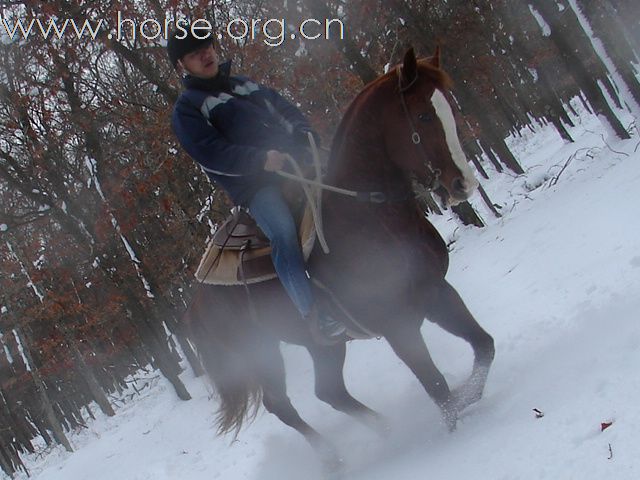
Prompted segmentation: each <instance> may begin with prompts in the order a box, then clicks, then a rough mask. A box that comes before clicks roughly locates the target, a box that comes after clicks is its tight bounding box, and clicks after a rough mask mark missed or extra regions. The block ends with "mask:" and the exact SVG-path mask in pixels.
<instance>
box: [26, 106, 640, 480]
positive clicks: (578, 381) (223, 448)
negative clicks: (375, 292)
mask: <svg viewBox="0 0 640 480" xmlns="http://www.w3.org/2000/svg"><path fill="white" fill-rule="evenodd" d="M580 122H581V123H580V125H579V126H578V127H576V128H575V129H573V130H572V133H573V135H574V136H575V138H576V139H577V141H576V143H575V144H571V145H565V144H563V143H562V141H561V140H560V139H559V138H558V137H557V136H556V135H555V133H554V132H553V131H552V130H550V129H540V131H538V132H537V134H535V135H534V134H531V133H530V132H528V133H527V136H525V137H523V138H517V139H512V143H513V145H514V147H513V148H514V150H515V151H516V152H517V154H518V155H519V158H520V159H521V160H522V163H523V165H524V166H525V168H526V169H527V175H525V176H522V177H517V178H513V177H510V176H502V177H500V176H495V178H494V179H493V180H492V181H491V182H486V188H487V191H488V192H489V195H490V196H491V197H492V199H493V200H494V201H495V202H496V203H498V204H500V205H501V206H502V209H501V212H502V213H503V215H504V216H503V218H502V219H495V218H493V217H492V216H491V214H490V213H488V212H484V213H483V216H484V218H485V219H486V221H487V222H488V224H489V225H488V226H487V227H486V228H484V229H476V228H466V227H460V226H459V224H457V223H456V222H454V221H453V220H446V219H445V218H437V219H435V220H434V221H435V223H436V225H437V227H438V228H439V230H440V231H441V232H442V233H443V235H445V237H447V239H449V240H453V241H454V243H453V247H452V248H453V251H452V254H451V270H450V273H449V276H448V278H449V280H450V281H451V283H452V284H453V285H454V286H455V287H456V288H457V289H458V291H459V292H460V294H461V295H462V297H463V298H464V299H465V301H466V303H467V305H468V306H469V308H470V309H471V311H472V312H473V313H474V314H475V316H476V318H477V319H478V320H479V322H480V323H481V324H482V325H483V326H484V327H485V328H486V329H487V330H488V331H489V332H490V333H491V334H492V335H493V336H494V338H495V340H496V349H497V354H496V360H495V363H494V367H493V370H492V371H491V374H490V376H489V380H488V383H487V388H486V394H485V397H484V398H483V399H482V400H481V401H480V402H479V403H478V404H476V405H474V406H472V407H471V408H469V409H468V410H467V411H465V412H464V414H463V415H462V418H461V419H460V422H459V425H458V429H457V431H456V432H454V433H452V434H450V433H448V432H447V430H446V428H445V426H444V425H443V424H441V422H440V414H439V412H438V410H437V408H436V407H435V405H434V404H433V403H432V401H431V400H430V399H429V398H428V397H427V395H426V393H424V391H423V390H422V388H421V387H420V385H419V384H418V381H417V380H416V379H415V378H414V377H413V376H412V375H411V374H410V372H409V371H408V369H407V368H406V367H405V366H404V365H403V364H401V362H400V361H399V360H398V359H397V358H396V357H395V355H394V354H393V353H392V352H391V351H390V349H389V347H388V346H387V345H386V343H385V342H384V341H376V340H373V341H368V342H351V343H350V344H349V347H348V354H347V365H346V370H345V372H346V378H347V385H348V387H349V388H350V390H351V391H352V393H353V394H354V396H356V397H357V398H358V399H360V400H361V401H363V402H364V403H366V404H368V405H369V406H371V407H372V408H374V409H376V410H378V411H379V412H381V413H382V414H384V415H386V416H387V417H388V419H389V421H390V423H391V425H392V427H393V429H392V432H391V434H390V435H389V437H388V438H386V439H380V438H378V437H376V436H375V434H373V433H371V432H370V431H368V430H366V429H365V428H364V427H361V426H360V425H358V424H356V423H355V422H354V421H352V420H351V419H350V418H348V417H346V416H344V415H342V414H340V413H337V412H335V411H333V410H332V409H331V408H330V407H328V406H327V405H325V404H322V403H320V402H319V401H318V400H316V399H315V397H314V396H313V384H312V373H311V362H310V360H309V359H308V356H307V355H306V353H305V351H304V350H302V349H300V348H298V347H292V346H283V352H284V354H285V357H286V361H287V368H288V382H289V392H290V397H291V399H292V401H293V403H294V405H296V406H297V407H298V409H299V411H300V413H301V415H302V416H303V417H304V418H305V419H306V420H307V421H309V422H310V423H311V424H312V425H313V426H315V427H317V429H318V430H320V431H321V432H322V433H324V434H325V435H326V436H327V437H328V438H329V439H330V440H331V441H333V442H334V443H335V444H336V445H337V447H338V449H339V450H340V452H341V454H342V455H343V457H344V460H345V463H346V466H347V469H348V475H347V478H349V479H354V480H356V479H357V480H360V479H362V480H364V479H366V480H376V479H394V480H402V479H411V480H414V479H415V478H433V479H444V478H446V479H451V480H456V479H465V480H467V479H469V478H477V479H491V480H501V479H505V480H507V479H508V480H512V479H527V480H530V479H550V480H558V479H563V480H566V479H580V480H589V479H594V480H595V479H598V480H601V479H616V480H626V479H628V480H637V479H638V478H640V409H638V404H639V403H638V398H640V375H639V367H640V318H638V316H639V313H638V312H640V295H638V293H639V292H640V222H639V220H638V215H640V210H639V209H638V206H639V205H640V188H639V187H640V151H636V150H640V147H638V142H639V141H640V140H639V139H638V135H637V132H636V135H635V136H634V138H633V139H632V140H630V141H626V142H620V141H616V140H614V139H610V138H609V139H607V140H606V142H607V143H608V145H606V144H605V141H604V140H603V138H602V134H601V132H603V131H604V130H603V129H602V127H601V126H600V125H599V122H598V120H597V119H596V118H594V117H590V116H587V115H584V116H583V117H582V118H581V119H580ZM569 159H571V160H569ZM568 160H569V161H568ZM567 161H568V165H567V166H566V168H565V169H564V170H562V168H563V167H564V166H565V164H566V163H567ZM561 170H562V173H561V174H560V172H561ZM558 174H560V176H559V178H558V180H557V183H555V184H553V183H554V179H555V178H556V176H557V175H558ZM474 203H475V204H476V205H478V206H480V205H481V200H480V197H479V196H478V197H477V198H475V199H474ZM480 208H481V207H480ZM423 334H424V336H425V338H426V340H427V344H428V345H429V346H430V348H431V351H432V354H433V357H434V359H435V361H436V363H437V364H438V365H439V367H440V368H441V369H442V371H443V372H444V374H445V376H446V377H447V379H448V380H449V382H450V384H451V385H453V386H455V385H457V384H459V383H461V382H462V381H463V380H464V379H465V378H466V375H468V373H469V370H470V367H471V362H472V355H471V351H470V349H469V348H468V346H467V345H466V344H465V343H464V342H462V341H460V340H458V339H456V338H454V337H452V336H450V335H448V334H446V333H444V332H443V331H442V330H440V329H439V328H438V327H436V326H434V325H433V324H431V323H429V322H425V325H424V327H423ZM182 377H183V380H184V381H185V383H186V384H187V386H188V388H189V390H190V392H191V393H192V395H193V397H194V399H193V400H191V401H188V402H182V401H180V400H178V399H177V398H176V396H175V394H174V393H173V391H172V389H171V387H170V386H169V385H168V384H167V383H166V382H165V381H164V380H163V379H160V378H158V379H156V380H153V381H152V385H151V387H150V388H147V389H145V390H143V392H142V395H141V396H140V397H138V398H137V399H136V400H135V401H133V402H130V403H128V404H126V405H124V406H122V407H121V408H119V409H118V411H117V415H116V417H114V418H100V419H99V420H98V421H96V422H93V423H91V424H89V425H88V426H87V428H86V429H84V430H82V431H81V432H78V433H76V434H74V435H72V442H73V444H74V446H75V448H76V450H77V451H76V452H75V453H73V454H68V453H66V452H64V451H62V450H60V449H57V450H54V451H53V452H50V453H49V454H48V455H46V456H40V457H37V458H36V457H30V458H27V459H26V462H27V465H28V466H29V468H30V472H31V474H32V477H31V478H32V479H34V480H84V479H91V480H107V479H109V480H111V479H119V480H120V479H124V480H152V479H153V480H205V479H206V480H211V479H220V480H236V479H250V480H276V479H278V480H288V479H291V480H294V479H301V478H303V479H320V478H321V473H320V467H319V465H318V463H317V461H316V460H315V458H314V456H313V453H312V452H311V451H310V449H309V447H308V446H307V445H306V444H305V442H304V440H303V439H302V438H301V437H299V435H298V434H297V433H296V432H295V431H293V430H290V429H289V428H288V427H286V426H284V425H283V424H281V423H280V422H279V421H278V420H277V419H275V417H273V416H271V415H269V414H266V413H263V414H260V415H259V416H258V418H257V420H256V422H255V423H254V424H252V425H251V426H250V427H248V428H245V429H244V430H243V431H242V432H241V434H240V436H239V438H238V439H237V440H236V441H234V442H232V439H231V438H229V437H227V438H216V436H215V429H214V425H213V412H214V409H215V403H214V401H213V400H212V399H211V398H210V397H211V390H210V388H209V387H208V386H207V385H206V384H205V383H204V381H203V380H201V379H196V378H193V375H192V374H191V372H190V371H186V372H185V373H184V374H183V375H182ZM534 408H536V409H539V410H540V411H541V412H543V413H544V416H543V417H542V418H536V415H535V414H534V412H533V410H532V409H534ZM603 422H612V425H611V426H610V427H609V428H607V429H606V430H604V431H602V429H601V423H603ZM19 478H20V479H21V480H22V479H23V478H26V476H19Z"/></svg>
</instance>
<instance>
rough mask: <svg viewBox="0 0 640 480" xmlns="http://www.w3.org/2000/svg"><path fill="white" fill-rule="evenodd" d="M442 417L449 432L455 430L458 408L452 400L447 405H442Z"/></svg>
mask: <svg viewBox="0 0 640 480" xmlns="http://www.w3.org/2000/svg"><path fill="white" fill-rule="evenodd" d="M442 419H443V420H444V423H445V425H446V426H447V429H448V430H449V433H453V432H455V430H456V426H457V423H458V409H457V408H456V404H455V402H453V401H452V402H450V404H449V405H446V406H444V407H442Z"/></svg>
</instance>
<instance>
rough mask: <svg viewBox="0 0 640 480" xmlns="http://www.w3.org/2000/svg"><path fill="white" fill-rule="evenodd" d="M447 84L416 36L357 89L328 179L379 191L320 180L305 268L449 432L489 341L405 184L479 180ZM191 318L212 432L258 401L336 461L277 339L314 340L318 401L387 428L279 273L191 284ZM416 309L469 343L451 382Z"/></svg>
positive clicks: (463, 192)
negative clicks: (289, 378)
mask: <svg viewBox="0 0 640 480" xmlns="http://www.w3.org/2000/svg"><path fill="white" fill-rule="evenodd" d="M451 85H452V83H451V80H450V78H449V76H448V75H447V74H446V73H445V72H444V71H443V70H442V69H441V68H440V51H439V49H436V52H435V54H434V55H433V56H432V57H429V58H426V59H419V60H418V59H417V58H416V56H415V53H414V50H413V48H411V49H409V50H408V51H407V52H406V54H405V55H404V57H403V60H402V63H401V64H399V65H398V66H397V67H396V68H394V69H392V70H390V71H389V72H387V73H386V74H384V75H382V76H380V77H378V78H377V79H376V80H374V81H373V82H371V83H369V84H368V85H366V86H365V87H364V88H363V90H362V91H361V92H360V93H359V94H358V95H357V96H356V97H355V99H354V100H353V101H352V103H351V104H350V105H349V107H348V108H347V110H346V112H345V114H344V116H343V118H342V120H341V122H340V124H339V126H338V129H337V131H336V134H335V136H334V139H333V144H332V146H331V153H330V157H329V161H328V165H327V171H326V177H325V178H324V182H325V183H326V184H328V185H333V186H337V187H341V188H344V189H349V190H353V191H361V192H378V193H379V194H380V193H382V198H380V197H379V198H378V201H377V202H373V201H357V200H355V199H353V198H352V197H348V196H344V195H340V194H338V193H334V192H325V193H324V195H323V198H322V205H321V206H322V224H323V227H324V235H325V238H326V241H327V243H328V245H329V247H330V253H329V254H325V253H324V252H322V251H321V250H320V249H318V248H315V249H314V250H313V252H312V253H311V256H310V258H309V261H308V268H309V272H310V275H311V277H312V278H314V279H318V280H320V281H321V282H322V284H324V285H326V286H327V287H328V288H329V289H330V291H331V292H333V293H334V294H335V295H336V297H338V298H339V301H340V303H341V305H342V306H343V307H344V309H345V310H346V311H348V312H349V313H350V314H351V316H352V317H353V318H356V319H358V322H359V323H360V324H361V325H362V326H363V327H366V329H367V330H368V331H371V332H375V333H376V335H378V336H381V337H384V339H386V341H387V342H388V343H389V345H390V346H391V348H392V349H393V351H394V352H395V354H396V355H397V356H398V357H399V358H400V359H401V360H402V361H403V362H404V363H405V364H406V365H407V366H408V367H409V368H410V369H411V371H412V372H413V373H414V374H415V376H416V377H417V378H418V380H419V381H420V383H421V384H422V386H423V387H424V389H425V390H426V392H427V393H428V395H429V396H430V397H431V398H432V399H433V401H434V402H435V403H436V404H437V406H438V407H439V408H440V411H441V413H442V417H443V420H444V422H445V423H446V425H447V426H448V427H449V429H450V430H453V429H454V428H455V425H456V419H457V416H458V414H459V412H460V411H462V410H463V409H464V408H466V407H467V406H468V405H470V404H471V403H473V402H476V401H478V400H479V399H480V398H481V396H482V393H483V390H484V387H485V383H486V381H487V376H488V373H489V369H490V366H491V363H492V361H493V358H494V354H495V349H494V342H493V338H492V337H491V336H490V335H489V334H488V333H487V332H486V331H485V330H484V329H483V328H482V327H481V326H480V325H479V324H478V322H477V321H476V320H475V319H474V317H473V315H472V314H471V313H470V312H469V310H468V309H467V307H466V306H465V304H464V302H463V301H462V299H461V297H460V295H459V294H458V293H457V291H456V290H455V289H454V288H453V287H452V286H451V285H450V284H449V283H448V282H447V280H446V279H445V275H446V273H447V269H448V265H449V256H448V250H447V246H446V244H445V242H444V241H443V239H442V238H441V236H440V235H439V233H438V231H437V230H436V229H435V227H433V225H432V224H431V223H430V222H429V221H428V220H427V218H426V215H425V213H424V211H423V210H422V209H421V208H420V207H419V205H418V202H417V200H416V198H415V195H411V194H410V193H411V192H412V185H413V183H412V182H413V181H417V182H419V183H421V184H423V185H426V186H428V187H429V188H430V189H433V188H436V187H440V191H441V192H442V196H443V200H444V201H445V202H446V203H448V204H450V205H453V204H456V203H459V202H461V201H464V200H466V199H468V198H469V197H470V195H471V194H472V193H473V191H474V190H475V189H476V188H477V185H478V183H477V181H476V179H475V178H474V176H473V173H472V170H471V169H470V167H469V165H468V163H467V160H466V157H465V155H464V153H463V150H462V147H461V145H460V141H459V139H458V135H457V132H456V125H455V119H454V116H453V111H452V108H451V105H450V99H451V93H450V88H451ZM248 300H250V301H248ZM187 317H188V318H187V323H188V325H189V331H190V338H191V339H192V341H193V343H194V344H195V346H196V348H197V350H198V352H199V355H200V358H201V360H202V363H203V365H204V367H205V370H206V371H207V373H208V375H209V377H210V379H211V381H212V383H213V384H214V387H215V390H216V392H217V394H218V397H219V401H220V408H219V410H218V426H219V432H220V433H226V432H235V433H236V435H237V433H238V431H239V430H240V428H241V427H242V426H243V424H244V423H245V421H247V420H250V419H252V418H253V417H254V416H255V413H256V412H257V411H258V409H259V408H260V406H261V405H263V406H264V407H265V408H266V410H267V411H268V412H271V413H273V414H275V415H276V416H277V417H278V418H279V419H280V420H281V421H282V422H284V423H285V424H287V425H289V426H290V427H293V428H294V429H295V430H297V431H298V432H300V433H301V434H302V435H303V436H304V438H305V439H306V440H307V441H308V442H309V444H310V445H311V446H312V448H313V449H314V450H315V451H316V452H317V453H318V454H319V455H320V458H321V459H322V461H323V463H324V465H325V467H326V468H327V469H328V470H331V471H336V470H338V469H339V467H340V465H341V460H340V457H339V455H338V454H337V452H336V450H335V448H334V447H333V446H332V445H331V443H330V442H329V441H328V440H327V439H326V438H324V437H323V436H322V435H321V434H320V433H318V432H317V431H316V430H315V429H313V428H312V427H311V426H310V425H309V424H307V423H306V422H305V421H304V420H303V419H302V418H301V417H300V415H299V414H298V412H297V411H296V410H295V408H294V407H293V405H292V404H291V401H290V400H289V398H288V397H287V392H286V385H285V370H284V363H283V358H282V355H281V353H280V349H279V346H280V342H281V341H284V342H288V343H292V344H297V345H301V346H304V347H306V349H307V350H308V351H309V354H310V355H311V358H312V361H313V365H314V373H315V393H316V396H317V397H318V398H319V399H320V400H322V401H324V402H327V403H328V404H329V405H331V406H332V407H333V408H335V409H336V410H338V411H341V412H344V413H346V414H348V415H351V416H353V417H354V418H355V419H357V420H359V421H361V422H363V423H364V424H365V425H368V426H370V427H372V428H373V429H374V430H376V431H378V432H380V433H383V432H384V431H385V429H386V425H385V421H384V419H383V418H382V416H381V415H380V414H378V413H377V412H375V411H373V410H372V409H370V408H369V407H367V406H365V405H364V404H362V403H361V402H359V401H358V400H356V399H355V398H353V397H352V396H351V394H350V393H349V392H348V390H347V388H346V386H345V382H344V378H343V365H344V361H345V351H346V347H345V343H344V342H342V343H339V344H338V345H334V346H321V345H318V344H316V343H315V342H314V341H313V339H312V337H311V334H310V332H309V329H308V326H307V325H306V324H305V322H304V321H303V320H302V318H301V317H300V315H299V313H298V312H297V310H296V309H295V307H294V305H293V303H292V302H291V301H290V299H289V297H288V296H287V295H286V293H285V291H284V289H283V288H282V286H281V284H280V281H279V280H278V279H273V280H269V281H265V282H262V283H257V284H252V285H251V286H250V296H249V298H248V297H247V295H246V292H245V288H243V287H242V286H214V285H205V284H202V285H199V287H198V288H197V289H196V291H195V293H194V295H193V297H192V301H191V305H190V307H189V310H188V312H187ZM425 317H426V318H427V319H429V320H430V321H432V322H435V323H436V324H437V325H439V326H440V327H442V328H443V329H444V330H446V331H447V332H449V333H451V334H453V335H456V336H458V337H460V338H462V339H464V340H466V341H467V342H468V343H469V344H470V346H471V348H472V349H473V352H474V363H473V369H472V372H471V375H470V377H469V379H468V380H466V381H465V382H464V383H463V384H462V386H460V387H459V388H458V389H457V390H454V391H452V390H451V389H450V388H449V385H448V384H447V381H446V379H445V378H444V376H443V375H442V373H441V372H440V371H439V370H438V368H437V367H436V366H435V364H434V362H433V361H432V359H431V356H430V354H429V351H428V349H427V346H426V344H425V341H424V339H423V337H422V335H421V332H420V327H421V325H422V323H423V321H424V319H425Z"/></svg>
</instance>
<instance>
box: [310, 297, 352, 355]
mask: <svg viewBox="0 0 640 480" xmlns="http://www.w3.org/2000/svg"><path fill="white" fill-rule="evenodd" d="M305 320H306V321H307V322H308V323H309V330H310V331H311V337H312V338H313V340H314V342H316V343H317V344H318V345H322V346H325V347H330V346H333V345H336V344H338V343H340V342H344V341H346V340H347V339H348V337H347V334H346V332H347V329H346V327H345V326H344V325H343V324H342V323H340V322H338V321H337V320H336V319H335V318H333V317H332V316H331V315H329V314H328V313H326V312H323V311H322V310H321V309H319V308H318V307H317V306H316V305H314V306H313V307H312V308H311V311H310V312H309V314H308V315H307V316H306V317H305Z"/></svg>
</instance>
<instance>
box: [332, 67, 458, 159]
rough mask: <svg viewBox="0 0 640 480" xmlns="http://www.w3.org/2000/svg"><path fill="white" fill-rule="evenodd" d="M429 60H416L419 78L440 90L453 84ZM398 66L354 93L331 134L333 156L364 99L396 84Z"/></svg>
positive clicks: (444, 73)
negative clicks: (428, 81)
mask: <svg viewBox="0 0 640 480" xmlns="http://www.w3.org/2000/svg"><path fill="white" fill-rule="evenodd" d="M429 60H430V59H429V58H421V59H419V60H418V75H419V76H420V78H423V77H426V78H428V79H429V80H431V81H432V82H433V84H434V85H435V86H436V87H437V88H439V89H441V90H449V89H450V88H451V87H452V85H453V82H452V81H451V78H450V77H449V75H448V74H447V73H446V72H445V71H444V70H441V69H440V68H437V67H435V66H433V65H432V64H431V63H429ZM398 67H399V65H396V66H395V67H394V68H392V69H390V70H389V71H388V72H387V73H385V74H383V75H380V76H379V77H378V78H376V79H375V80H373V81H371V82H369V83H368V84H367V85H365V87H364V88H363V89H362V90H361V91H360V93H358V95H356V97H355V98H354V99H353V100H352V101H351V103H350V104H349V106H348V107H347V110H346V112H345V113H344V115H343V116H342V120H341V121H340V124H339V125H338V128H337V129H336V133H335V135H334V136H333V142H332V148H331V151H332V157H333V152H335V148H333V147H335V146H336V145H339V144H340V143H342V141H343V138H344V132H345V129H346V128H347V126H348V125H350V124H351V122H352V121H353V118H354V117H356V116H357V114H358V113H359V112H360V110H361V108H362V105H363V104H364V102H365V100H366V99H367V98H369V97H370V96H371V95H372V94H373V92H375V91H377V90H378V89H379V88H382V87H383V86H386V85H387V84H388V83H391V82H393V85H394V86H395V85H397V83H398V77H397V75H398ZM410 90H411V89H409V90H408V91H410Z"/></svg>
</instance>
